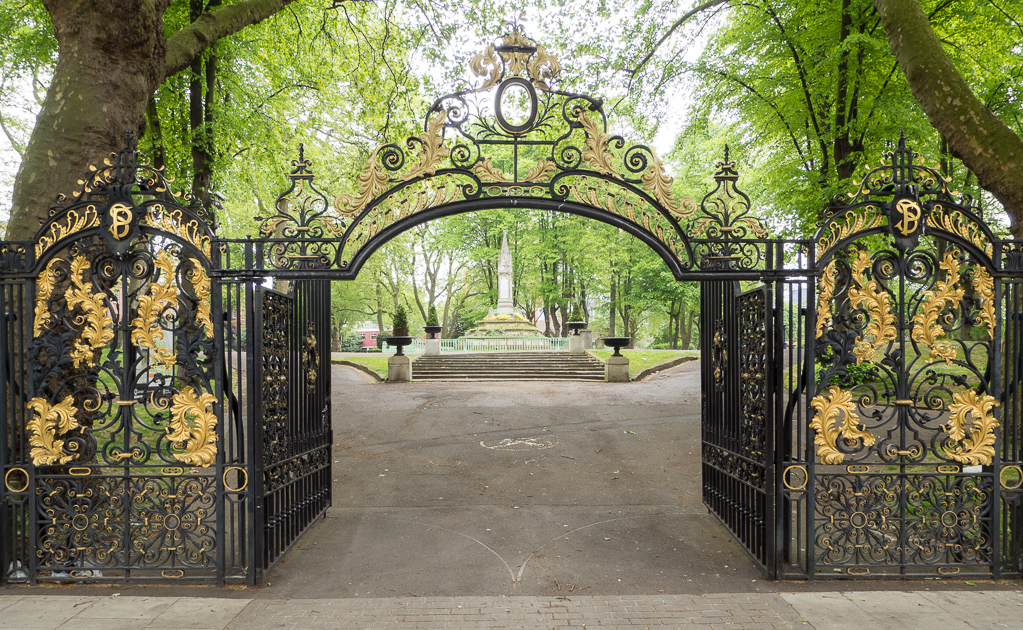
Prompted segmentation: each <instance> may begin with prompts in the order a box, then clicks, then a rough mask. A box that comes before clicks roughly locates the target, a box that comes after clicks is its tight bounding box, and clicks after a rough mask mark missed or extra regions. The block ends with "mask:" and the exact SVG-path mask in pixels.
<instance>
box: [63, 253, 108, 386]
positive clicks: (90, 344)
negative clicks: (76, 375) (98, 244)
mask: <svg viewBox="0 0 1023 630" xmlns="http://www.w3.org/2000/svg"><path fill="white" fill-rule="evenodd" d="M88 269H89V259H88V258H86V257H85V256H82V255H79V256H75V258H74V260H72V261H71V285H72V286H71V287H70V288H69V289H68V290H67V294H66V296H67V308H68V311H73V310H74V309H75V308H81V309H82V311H83V313H84V314H83V315H77V316H75V317H74V322H75V324H77V325H79V326H82V335H81V337H80V338H78V339H76V340H75V343H74V348H72V349H71V352H70V355H71V360H72V362H73V364H74V366H75V367H81V365H82V364H83V363H85V364H87V365H91V366H95V365H96V354H95V353H96V351H97V350H100V349H102V348H104V347H106V345H107V344H108V343H110V341H111V340H112V339H113V338H114V320H113V319H111V318H110V316H109V314H108V312H107V305H106V296H105V295H103V294H102V293H99V294H96V293H94V292H93V290H92V287H91V286H89V285H88V283H87V281H86V278H85V276H86V272H87V270H88Z"/></svg>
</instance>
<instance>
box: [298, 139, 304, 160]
mask: <svg viewBox="0 0 1023 630" xmlns="http://www.w3.org/2000/svg"><path fill="white" fill-rule="evenodd" d="M298 161H299V162H305V144H304V143H302V142H299V143H298Z"/></svg>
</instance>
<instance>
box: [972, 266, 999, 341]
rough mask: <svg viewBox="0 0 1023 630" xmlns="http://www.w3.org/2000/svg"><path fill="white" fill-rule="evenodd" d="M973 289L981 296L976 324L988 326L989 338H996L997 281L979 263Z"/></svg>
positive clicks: (974, 275)
mask: <svg viewBox="0 0 1023 630" xmlns="http://www.w3.org/2000/svg"><path fill="white" fill-rule="evenodd" d="M973 290H974V291H976V292H977V296H978V297H980V313H978V314H977V318H976V320H975V321H974V325H977V326H979V325H984V326H987V334H988V339H992V340H994V338H995V281H994V278H992V277H991V274H990V273H988V271H987V269H986V268H985V267H984V265H983V263H978V264H977V267H976V271H975V272H974V274H973Z"/></svg>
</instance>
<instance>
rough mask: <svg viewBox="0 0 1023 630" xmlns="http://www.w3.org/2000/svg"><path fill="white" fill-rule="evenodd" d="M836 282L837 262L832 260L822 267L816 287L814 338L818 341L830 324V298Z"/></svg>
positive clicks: (832, 295) (833, 292)
mask: <svg viewBox="0 0 1023 630" xmlns="http://www.w3.org/2000/svg"><path fill="white" fill-rule="evenodd" d="M837 282H838V265H837V261H834V260H832V261H831V262H829V263H828V264H827V265H825V266H824V271H823V272H821V279H820V283H819V284H818V285H817V290H818V293H819V295H818V298H817V327H816V338H817V339H820V338H821V335H823V334H824V329H825V328H826V327H827V326H830V325H831V323H832V313H831V298H833V297H834V295H835V284H836V283H837Z"/></svg>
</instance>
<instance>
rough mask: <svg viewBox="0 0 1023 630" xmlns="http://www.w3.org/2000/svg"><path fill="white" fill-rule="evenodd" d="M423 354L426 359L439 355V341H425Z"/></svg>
mask: <svg viewBox="0 0 1023 630" xmlns="http://www.w3.org/2000/svg"><path fill="white" fill-rule="evenodd" d="M423 354H424V355H426V356H428V357H435V356H437V355H438V354H440V339H427V340H426V344H425V347H424V348H423Z"/></svg>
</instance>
